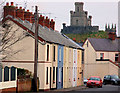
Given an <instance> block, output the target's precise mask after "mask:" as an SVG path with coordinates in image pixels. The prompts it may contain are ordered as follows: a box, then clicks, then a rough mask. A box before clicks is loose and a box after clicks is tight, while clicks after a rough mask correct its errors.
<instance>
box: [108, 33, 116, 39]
mask: <svg viewBox="0 0 120 93" xmlns="http://www.w3.org/2000/svg"><path fill="white" fill-rule="evenodd" d="M108 36H109V39H110V40H115V38H116V33H115V32H109V33H108Z"/></svg>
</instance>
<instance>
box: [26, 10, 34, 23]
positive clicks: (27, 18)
mask: <svg viewBox="0 0 120 93" xmlns="http://www.w3.org/2000/svg"><path fill="white" fill-rule="evenodd" d="M24 19H25V20H27V21H29V22H30V23H32V14H31V13H30V12H29V10H27V11H25V12H24Z"/></svg>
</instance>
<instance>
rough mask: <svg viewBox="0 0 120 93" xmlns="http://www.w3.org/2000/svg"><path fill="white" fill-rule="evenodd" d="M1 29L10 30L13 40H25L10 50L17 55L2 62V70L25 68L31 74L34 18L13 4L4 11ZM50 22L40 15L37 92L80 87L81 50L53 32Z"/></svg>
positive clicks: (82, 51)
mask: <svg viewBox="0 0 120 93" xmlns="http://www.w3.org/2000/svg"><path fill="white" fill-rule="evenodd" d="M2 24H3V25H4V28H5V27H6V26H9V28H11V32H12V31H13V32H14V31H16V32H15V35H16V36H20V35H22V36H24V38H22V39H21V40H20V41H18V42H16V43H15V44H14V45H12V46H11V49H13V50H16V51H17V50H21V51H20V52H18V53H16V54H14V55H12V56H9V57H7V58H6V59H4V60H3V61H2V64H3V66H14V67H17V68H24V69H27V70H29V71H31V72H32V74H33V73H34V50H35V48H34V43H35V37H34V33H35V24H34V15H33V14H32V13H31V12H29V10H27V11H25V10H24V9H22V7H20V8H19V9H18V7H15V6H14V5H13V2H11V5H9V3H7V4H6V6H5V7H4V19H3V23H2ZM54 28H55V22H54V21H53V19H51V20H50V19H48V17H46V18H45V17H44V16H42V15H40V17H39V30H38V39H39V40H38V42H39V43H38V75H37V76H38V78H39V89H40V90H48V89H54V88H57V89H60V88H68V87H75V86H80V85H82V84H83V74H84V49H83V48H82V47H81V46H79V45H78V44H76V43H75V42H74V41H72V40H71V39H69V38H68V37H67V36H65V35H64V34H62V33H60V32H59V31H56V30H55V29H54Z"/></svg>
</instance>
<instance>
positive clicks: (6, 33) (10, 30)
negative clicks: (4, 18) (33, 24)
mask: <svg viewBox="0 0 120 93" xmlns="http://www.w3.org/2000/svg"><path fill="white" fill-rule="evenodd" d="M18 31H19V28H15V26H14V24H6V23H4V24H3V25H1V26H0V60H4V59H6V58H9V57H11V56H13V55H15V54H17V53H18V52H20V51H22V50H21V49H18V50H15V49H13V48H12V46H13V45H14V44H16V43H17V42H19V41H20V40H22V39H23V38H24V37H25V35H26V34H25V33H26V31H23V32H22V33H19V34H18V33H17V32H18Z"/></svg>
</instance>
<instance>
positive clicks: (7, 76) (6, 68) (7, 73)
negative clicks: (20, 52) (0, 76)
mask: <svg viewBox="0 0 120 93" xmlns="http://www.w3.org/2000/svg"><path fill="white" fill-rule="evenodd" d="M4 81H9V67H7V66H6V67H5V68H4Z"/></svg>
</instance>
